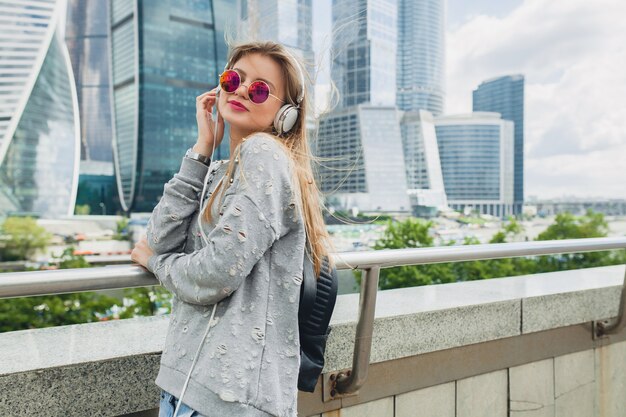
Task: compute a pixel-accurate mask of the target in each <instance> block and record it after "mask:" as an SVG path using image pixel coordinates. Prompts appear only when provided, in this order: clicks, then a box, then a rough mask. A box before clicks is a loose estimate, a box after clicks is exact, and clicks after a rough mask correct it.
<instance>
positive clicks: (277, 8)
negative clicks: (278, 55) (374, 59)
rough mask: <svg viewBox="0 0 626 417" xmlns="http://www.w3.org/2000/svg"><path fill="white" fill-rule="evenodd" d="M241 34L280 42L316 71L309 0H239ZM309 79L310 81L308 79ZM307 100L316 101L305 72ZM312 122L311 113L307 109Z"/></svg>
mask: <svg viewBox="0 0 626 417" xmlns="http://www.w3.org/2000/svg"><path fill="white" fill-rule="evenodd" d="M241 11H242V13H241V20H240V27H239V31H240V33H242V34H243V33H245V34H247V36H249V37H251V38H252V39H258V40H271V41H274V42H280V43H282V44H283V45H285V46H287V47H288V48H289V51H290V52H291V53H292V54H294V55H296V56H298V57H299V58H301V59H302V61H303V62H304V67H305V70H306V71H307V72H308V74H309V75H310V76H311V77H313V76H314V74H315V70H316V67H315V52H314V51H313V11H312V0H255V1H243V2H242V3H241ZM311 81H312V80H311ZM305 82H306V91H307V93H308V97H309V100H310V103H312V104H313V103H315V96H314V91H315V88H314V86H313V84H312V82H309V81H308V80H307V77H306V75H305ZM309 115H310V120H309V123H310V124H314V123H315V121H314V117H313V112H309Z"/></svg>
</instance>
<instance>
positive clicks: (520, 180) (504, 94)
mask: <svg viewBox="0 0 626 417" xmlns="http://www.w3.org/2000/svg"><path fill="white" fill-rule="evenodd" d="M472 98H473V109H474V111H489V112H498V113H500V114H501V115H502V118H503V119H505V120H511V121H513V122H514V123H515V145H514V147H515V156H514V162H513V164H514V200H515V206H514V214H521V213H522V205H523V203H524V76H523V75H509V76H504V77H498V78H494V79H492V80H487V81H485V82H483V83H481V84H480V86H479V87H478V88H477V89H476V90H474V91H473V93H472Z"/></svg>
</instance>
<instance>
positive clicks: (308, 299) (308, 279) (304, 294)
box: [298, 246, 317, 322]
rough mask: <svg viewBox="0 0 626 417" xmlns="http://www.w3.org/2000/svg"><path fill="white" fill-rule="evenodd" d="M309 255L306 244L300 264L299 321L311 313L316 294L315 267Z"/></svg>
mask: <svg viewBox="0 0 626 417" xmlns="http://www.w3.org/2000/svg"><path fill="white" fill-rule="evenodd" d="M309 257H310V252H309V248H308V246H306V247H305V253H304V261H303V265H302V285H301V286H300V307H299V310H298V320H299V321H300V322H302V321H305V320H306V319H307V318H308V317H309V316H310V315H311V312H312V311H313V305H314V304H315V297H316V296H317V280H316V279H315V268H314V267H313V263H312V262H311V259H310V258H309Z"/></svg>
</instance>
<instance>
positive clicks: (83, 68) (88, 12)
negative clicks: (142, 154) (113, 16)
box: [65, 0, 113, 163]
mask: <svg viewBox="0 0 626 417" xmlns="http://www.w3.org/2000/svg"><path fill="white" fill-rule="evenodd" d="M108 8H109V1H108V0H102V1H84V0H68V3H67V21H66V26H65V42H66V44H67V48H68V50H69V53H70V59H71V61H72V68H73V70H74V79H75V80H76V92H77V95H78V109H79V112H80V116H81V117H80V121H81V126H80V132H81V160H89V161H104V162H111V163H112V162H113V148H112V147H111V96H110V90H109V61H108V59H109V54H108V46H109V45H108V39H107V33H108Z"/></svg>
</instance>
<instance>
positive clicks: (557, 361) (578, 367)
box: [554, 350, 595, 417]
mask: <svg viewBox="0 0 626 417" xmlns="http://www.w3.org/2000/svg"><path fill="white" fill-rule="evenodd" d="M594 365H595V364H594V351H593V350H586V351H583V352H576V353H571V354H569V355H564V356H559V357H556V358H554V395H555V407H556V409H555V416H556V417H587V416H593V415H594V395H595V393H594V384H595V369H594Z"/></svg>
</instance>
